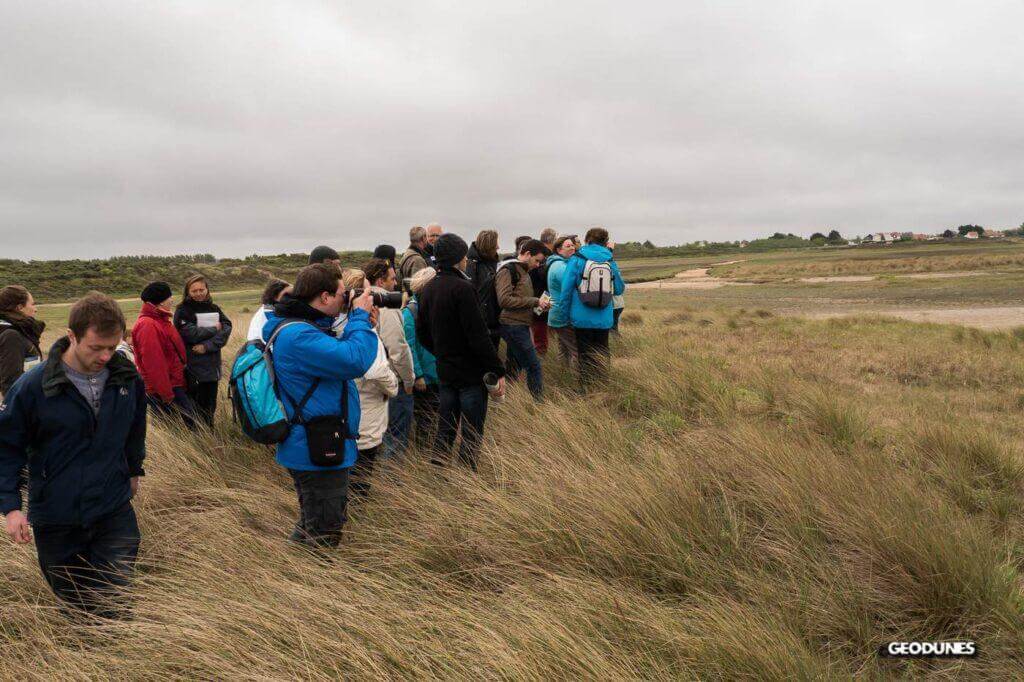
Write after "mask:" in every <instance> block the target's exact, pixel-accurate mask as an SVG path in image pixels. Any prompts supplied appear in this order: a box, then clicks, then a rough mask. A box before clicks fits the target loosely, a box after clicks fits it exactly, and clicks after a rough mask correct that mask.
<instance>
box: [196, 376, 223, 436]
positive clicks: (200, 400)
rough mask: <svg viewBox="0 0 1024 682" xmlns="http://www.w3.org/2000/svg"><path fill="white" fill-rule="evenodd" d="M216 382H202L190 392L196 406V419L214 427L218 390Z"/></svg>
mask: <svg viewBox="0 0 1024 682" xmlns="http://www.w3.org/2000/svg"><path fill="white" fill-rule="evenodd" d="M218 386H219V384H218V383H217V382H216V381H201V382H199V383H198V384H196V387H195V389H194V390H191V391H189V392H188V397H189V399H190V400H191V401H192V404H193V405H194V406H195V411H196V417H197V418H199V419H202V420H203V422H204V423H205V424H206V425H207V426H209V427H211V428H212V427H213V415H214V414H215V413H216V412H217V388H218Z"/></svg>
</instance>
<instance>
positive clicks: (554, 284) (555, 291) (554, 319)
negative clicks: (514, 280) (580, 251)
mask: <svg viewBox="0 0 1024 682" xmlns="http://www.w3.org/2000/svg"><path fill="white" fill-rule="evenodd" d="M567 263H568V261H567V260H566V259H565V257H563V256H559V255H558V254H557V253H555V254H552V255H550V256H548V260H547V271H548V295H549V296H551V309H550V310H549V311H548V326H549V327H554V328H555V329H558V328H561V327H568V326H569V316H568V315H567V314H566V311H565V310H564V309H563V308H562V306H560V305H559V304H558V299H559V297H560V296H561V294H562V276H563V275H564V274H565V267H566V265H567Z"/></svg>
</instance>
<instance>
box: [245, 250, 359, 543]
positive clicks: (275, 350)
mask: <svg viewBox="0 0 1024 682" xmlns="http://www.w3.org/2000/svg"><path fill="white" fill-rule="evenodd" d="M348 294H349V292H346V291H345V286H344V283H343V282H342V278H341V271H340V270H339V269H338V267H337V266H335V265H333V264H327V263H320V264H315V265H309V266H306V267H304V268H303V269H302V270H300V271H299V274H298V277H296V279H295V284H294V286H293V287H292V293H291V294H286V295H285V296H284V297H283V298H282V299H281V301H280V302H278V303H277V304H276V305H275V306H274V310H273V312H271V313H269V314H268V315H267V323H266V325H264V327H263V338H264V340H267V339H270V337H271V336H272V335H273V333H274V331H275V330H276V329H277V328H278V326H280V325H282V324H286V323H287V324H288V326H287V327H285V328H283V329H282V330H281V332H280V333H279V334H278V336H277V338H276V339H275V340H274V343H273V346H272V347H271V353H272V356H273V362H274V371H275V372H276V377H277V387H278V397H279V398H280V399H281V402H282V404H283V405H284V408H285V412H286V414H287V415H288V417H289V419H291V420H292V424H293V425H292V428H291V432H290V433H289V434H288V438H287V439H286V440H285V441H284V442H283V443H281V444H280V445H278V446H277V463H278V464H280V465H281V466H283V467H285V468H287V469H288V472H289V473H290V474H291V477H292V480H293V481H294V483H295V490H296V492H297V493H298V498H299V519H298V522H297V523H296V525H295V530H294V531H293V532H292V535H291V540H292V541H294V542H297V543H301V544H304V545H307V546H310V547H314V548H328V547H336V546H337V545H338V543H339V541H340V540H341V530H342V527H343V526H344V525H345V520H346V515H345V510H346V506H347V504H348V479H349V469H351V467H352V466H353V465H354V464H355V462H356V457H357V447H356V439H357V437H358V433H359V392H358V390H357V389H356V386H355V383H354V381H353V380H354V379H356V378H358V377H361V376H363V375H364V374H366V371H367V370H368V369H369V368H370V367H371V365H372V364H373V362H374V360H375V359H376V358H377V336H376V334H375V333H374V331H373V325H372V323H371V320H370V314H371V311H372V310H373V296H372V293H371V291H370V288H369V286H365V288H364V290H363V291H362V292H361V294H360V295H358V296H356V297H351V296H349V295H348ZM344 309H349V314H348V321H347V324H346V326H345V330H344V332H343V333H342V335H341V337H340V338H336V337H335V336H334V335H333V334H332V326H333V323H334V320H335V318H336V317H337V316H338V315H339V314H340V313H341V311H342V310H344ZM295 321H299V323H297V324H295V323H293V322H295Z"/></svg>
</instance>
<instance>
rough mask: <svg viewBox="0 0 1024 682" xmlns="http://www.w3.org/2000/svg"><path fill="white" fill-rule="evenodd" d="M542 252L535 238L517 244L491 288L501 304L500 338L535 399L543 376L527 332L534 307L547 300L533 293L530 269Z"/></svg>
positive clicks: (542, 308) (541, 395)
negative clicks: (522, 370) (515, 253)
mask: <svg viewBox="0 0 1024 682" xmlns="http://www.w3.org/2000/svg"><path fill="white" fill-rule="evenodd" d="M546 252H547V248H546V247H545V246H544V245H543V244H541V243H540V242H539V241H538V240H536V239H530V240H527V241H525V242H523V243H522V245H521V246H520V247H519V255H518V257H517V258H516V259H515V260H512V261H506V262H505V263H502V264H501V265H500V266H499V267H498V272H497V274H496V275H495V276H494V288H495V291H496V293H497V296H498V305H500V306H501V317H500V321H501V338H502V339H504V340H505V343H506V344H507V346H508V352H509V353H510V354H511V355H512V356H513V357H514V358H515V361H516V365H517V366H518V367H521V368H523V369H525V370H526V384H527V386H529V388H530V393H531V394H532V395H533V397H534V399H535V400H537V401H538V402H539V401H541V400H543V398H544V376H543V372H542V370H541V364H540V358H539V357H538V356H537V349H536V348H534V345H533V338H532V336H531V335H530V325H531V324H532V323H533V315H534V312H535V310H537V311H540V312H543V311H546V310H547V309H548V308H549V307H550V302H549V300H548V299H547V298H540V297H537V296H534V295H533V283H532V282H531V280H530V272H531V271H533V270H536V269H537V268H539V267H540V266H541V264H542V263H543V262H544V259H545V257H546V256H545V253H546Z"/></svg>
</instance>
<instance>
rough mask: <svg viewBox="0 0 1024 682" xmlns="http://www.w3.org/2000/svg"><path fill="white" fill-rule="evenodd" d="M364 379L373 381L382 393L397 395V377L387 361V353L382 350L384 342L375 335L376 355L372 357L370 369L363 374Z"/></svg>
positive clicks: (390, 395) (391, 395)
mask: <svg viewBox="0 0 1024 682" xmlns="http://www.w3.org/2000/svg"><path fill="white" fill-rule="evenodd" d="M363 379H365V380H366V381H374V382H376V383H377V385H378V386H379V387H380V390H381V392H382V393H385V394H387V395H388V396H389V397H392V398H394V397H395V396H396V395H398V378H397V377H396V376H395V373H394V372H393V371H392V370H391V363H390V362H388V354H387V353H386V352H384V344H383V343H382V342H381V340H380V336H378V337H377V357H376V358H375V359H374V361H373V364H372V365H370V369H368V370H367V371H366V374H364V375H363Z"/></svg>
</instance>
